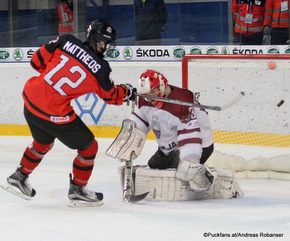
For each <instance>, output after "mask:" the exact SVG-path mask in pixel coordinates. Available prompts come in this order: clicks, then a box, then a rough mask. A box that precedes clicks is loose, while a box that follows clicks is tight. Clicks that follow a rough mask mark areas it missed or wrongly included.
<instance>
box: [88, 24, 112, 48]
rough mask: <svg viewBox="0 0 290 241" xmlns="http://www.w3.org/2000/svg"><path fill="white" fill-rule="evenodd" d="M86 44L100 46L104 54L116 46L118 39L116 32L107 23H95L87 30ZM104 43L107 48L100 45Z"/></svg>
mask: <svg viewBox="0 0 290 241" xmlns="http://www.w3.org/2000/svg"><path fill="white" fill-rule="evenodd" d="M86 36H87V39H86V42H88V43H90V44H91V45H93V46H99V47H100V48H101V49H102V50H103V52H105V51H106V50H107V49H109V48H110V46H111V45H112V44H115V42H116V39H117V33H116V30H115V29H114V28H113V27H112V26H111V25H110V24H109V23H107V22H105V21H102V20H95V21H93V22H92V23H91V24H90V26H89V27H88V29H87V33H86ZM101 41H103V42H104V43H105V47H104V48H102V47H101V46H100V45H99V43H100V42H101Z"/></svg>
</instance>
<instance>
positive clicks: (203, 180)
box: [176, 161, 217, 193]
mask: <svg viewBox="0 0 290 241" xmlns="http://www.w3.org/2000/svg"><path fill="white" fill-rule="evenodd" d="M176 178H179V179H181V180H182V181H185V182H188V184H189V188H190V190H191V191H193V192H199V193H202V192H207V191H209V190H210V189H211V188H212V187H213V185H214V183H215V180H216V178H217V174H216V172H215V170H214V169H213V170H211V169H209V167H208V166H206V165H202V164H195V163H191V162H188V161H180V163H179V165H178V168H177V171H176Z"/></svg>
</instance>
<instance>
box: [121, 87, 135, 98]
mask: <svg viewBox="0 0 290 241" xmlns="http://www.w3.org/2000/svg"><path fill="white" fill-rule="evenodd" d="M121 86H122V87H123V89H124V90H125V94H124V99H123V101H124V102H126V101H129V100H134V99H135V94H134V93H135V92H137V89H136V88H135V87H133V86H132V85H131V84H125V85H124V84H122V85H121Z"/></svg>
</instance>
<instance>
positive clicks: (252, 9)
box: [232, 0, 266, 36]
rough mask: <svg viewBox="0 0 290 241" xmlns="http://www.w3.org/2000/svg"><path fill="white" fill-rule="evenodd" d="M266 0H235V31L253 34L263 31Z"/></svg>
mask: <svg viewBox="0 0 290 241" xmlns="http://www.w3.org/2000/svg"><path fill="white" fill-rule="evenodd" d="M265 3H266V0H233V3H232V12H233V15H234V18H235V20H236V24H235V32H236V33H241V34H244V35H247V36H248V35H252V34H255V33H260V32H262V31H263V21H264V13H265Z"/></svg>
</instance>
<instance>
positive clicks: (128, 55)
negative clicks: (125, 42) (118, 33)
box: [123, 47, 133, 60]
mask: <svg viewBox="0 0 290 241" xmlns="http://www.w3.org/2000/svg"><path fill="white" fill-rule="evenodd" d="M123 56H124V59H127V60H129V59H132V57H133V51H132V49H131V48H130V47H126V48H124V50H123Z"/></svg>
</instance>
